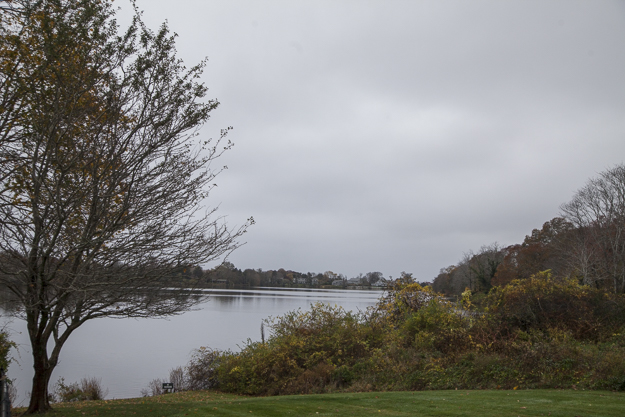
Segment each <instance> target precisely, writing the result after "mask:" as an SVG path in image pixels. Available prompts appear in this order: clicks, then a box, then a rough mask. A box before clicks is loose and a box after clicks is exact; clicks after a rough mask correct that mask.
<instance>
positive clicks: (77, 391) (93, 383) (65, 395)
mask: <svg viewBox="0 0 625 417" xmlns="http://www.w3.org/2000/svg"><path fill="white" fill-rule="evenodd" d="M107 395H108V390H104V389H103V388H102V380H101V379H98V378H83V379H81V380H80V383H78V382H74V383H71V384H65V379H64V378H59V380H58V381H57V383H56V397H57V399H58V401H60V402H73V401H89V400H94V401H95V400H103V399H104V397H106V396H107Z"/></svg>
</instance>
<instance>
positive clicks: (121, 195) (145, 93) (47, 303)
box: [0, 0, 253, 413]
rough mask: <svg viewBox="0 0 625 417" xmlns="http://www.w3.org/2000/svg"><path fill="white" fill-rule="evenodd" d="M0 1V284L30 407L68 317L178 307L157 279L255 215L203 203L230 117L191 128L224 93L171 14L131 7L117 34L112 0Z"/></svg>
mask: <svg viewBox="0 0 625 417" xmlns="http://www.w3.org/2000/svg"><path fill="white" fill-rule="evenodd" d="M2 3H3V4H2V6H3V9H2V11H1V12H0V38H1V40H0V257H2V262H0V285H1V286H2V291H5V292H7V293H8V294H10V295H11V296H12V297H13V298H14V299H15V300H16V301H17V302H18V303H19V305H20V307H19V308H18V311H17V314H18V315H19V316H20V317H23V318H25V319H26V321H27V327H28V333H29V336H30V341H31V345H32V350H33V359H34V368H35V377H34V379H33V388H32V391H31V401H30V405H29V409H28V411H29V412H30V413H34V412H41V411H45V410H47V409H48V408H49V407H50V405H49V402H48V383H49V379H50V376H51V373H52V370H53V369H54V367H55V366H56V364H57V361H58V357H59V353H60V350H61V348H62V346H63V344H64V343H65V342H66V341H67V339H68V337H69V336H70V334H71V333H72V332H73V331H74V330H75V329H76V328H78V327H79V326H80V325H82V324H83V323H84V322H85V321H87V320H90V319H94V318H98V317H103V316H109V317H110V316H113V317H161V316H167V315H171V314H177V313H180V312H182V311H185V310H187V309H188V308H189V307H190V306H192V305H194V303H196V302H197V301H198V299H197V297H194V296H192V295H191V294H190V293H189V292H188V290H186V289H177V290H176V289H174V288H171V286H170V285H169V284H168V281H167V276H168V274H170V273H171V272H172V270H174V269H175V268H177V267H179V266H180V265H200V264H202V263H205V262H208V261H211V260H216V259H219V258H221V257H223V256H225V255H227V254H228V253H230V252H231V251H232V250H234V249H235V248H236V247H237V246H238V245H239V243H238V238H239V237H240V236H241V235H242V234H243V233H244V232H245V231H246V228H247V227H248V226H249V225H250V224H251V223H253V219H251V218H250V219H249V220H248V221H247V222H246V223H244V224H243V225H242V226H240V227H238V228H234V229H233V228H231V227H228V226H227V224H226V223H225V221H224V219H223V217H218V216H217V215H216V212H215V209H214V208H213V209H207V208H206V198H207V197H208V193H209V191H210V190H211V188H212V187H213V186H214V183H213V181H214V178H215V176H216V175H217V174H218V173H219V172H220V171H221V169H220V168H215V167H213V166H212V163H213V161H214V160H215V159H216V158H218V157H219V156H220V155H221V154H222V153H223V152H224V151H225V150H228V149H229V148H230V147H231V146H232V144H231V142H230V141H228V140H227V139H226V138H225V137H226V135H227V133H228V131H229V130H230V129H231V128H230V127H228V128H226V129H223V130H222V131H221V135H220V137H219V138H218V139H217V140H211V139H204V140H202V141H199V140H198V139H196V137H197V134H198V128H199V127H200V126H202V125H203V124H204V123H205V122H206V121H207V120H208V119H209V115H210V113H211V112H212V111H213V110H215V109H216V108H217V107H218V105H219V102H218V101H217V100H214V99H213V100H207V99H206V93H207V87H206V86H205V85H204V84H203V83H202V82H201V81H200V77H201V75H202V70H203V68H204V65H205V62H201V63H199V64H198V65H195V66H193V67H191V68H186V67H185V66H184V65H183V63H182V62H181V61H180V60H179V59H178V58H176V50H175V36H173V35H171V34H170V33H169V30H168V28H167V26H166V25H162V26H161V27H160V28H159V29H158V30H157V31H155V32H154V31H152V30H150V29H148V28H147V27H146V26H145V25H144V24H143V23H142V21H141V19H140V12H139V11H138V10H136V7H135V11H136V13H135V16H134V19H133V21H132V23H131V25H130V27H129V28H128V29H127V30H126V31H125V32H123V33H120V34H118V26H117V23H116V21H115V20H114V10H113V8H112V5H111V1H98V0H13V1H9V2H2ZM50 340H52V341H53V344H52V345H51V346H53V348H52V351H51V352H48V346H49V345H48V342H49V341H50Z"/></svg>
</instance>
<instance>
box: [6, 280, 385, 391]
mask: <svg viewBox="0 0 625 417" xmlns="http://www.w3.org/2000/svg"><path fill="white" fill-rule="evenodd" d="M205 293H207V294H208V296H209V298H208V301H206V302H204V303H202V304H200V305H198V306H197V307H196V309H195V310H193V311H189V312H187V313H184V314H182V315H179V316H174V317H171V318H169V319H166V320H155V319H125V320H120V319H106V318H105V319H98V320H93V321H91V322H87V323H86V324H85V325H84V326H82V327H81V328H79V329H78V330H76V332H75V333H74V334H73V335H72V336H71V337H70V339H69V341H68V342H67V344H66V345H65V347H64V348H63V351H62V352H61V358H60V364H59V366H58V367H57V369H56V370H55V371H54V373H53V375H52V381H57V380H58V379H59V377H64V378H65V381H67V382H73V381H78V380H80V379H81V378H83V377H88V376H94V377H98V378H102V385H103V386H104V387H106V388H108V390H109V396H108V397H109V398H130V397H138V396H140V391H141V388H145V387H146V386H147V384H148V383H149V381H150V380H152V379H154V378H162V377H165V376H167V375H168V372H169V370H170V369H171V368H174V367H176V366H180V365H184V364H186V362H187V361H188V360H189V357H190V354H191V352H192V351H193V350H194V349H197V348H198V347H200V346H209V347H211V348H214V349H221V350H226V349H231V350H238V349H240V346H242V345H244V344H245V341H246V340H247V339H248V338H249V339H251V340H253V341H258V340H260V324H261V322H262V320H263V319H266V318H268V317H276V316H279V315H282V314H284V313H286V312H288V311H292V310H297V309H298V308H301V309H308V308H309V307H310V305H311V304H313V303H315V302H318V301H320V302H324V303H328V304H331V305H335V304H336V305H338V306H341V307H343V308H345V309H346V310H351V311H357V310H365V309H366V308H367V307H369V306H372V305H374V304H375V303H376V302H377V300H378V298H379V296H380V294H381V292H379V291H375V290H372V291H366V290H362V291H361V290H334V289H332V290H320V289H288V288H251V289H245V290H239V289H211V290H207V291H206V292H205ZM2 315H3V316H4V314H2ZM5 323H6V320H5ZM8 327H9V328H10V329H12V339H13V340H14V341H15V342H16V343H18V345H19V362H18V363H13V364H11V366H10V367H9V377H10V378H12V379H14V380H15V384H16V386H17V389H18V393H19V395H20V399H22V400H23V399H24V398H25V395H26V392H27V391H29V390H30V381H31V379H32V375H33V373H32V360H31V358H30V355H31V353H30V347H29V343H28V335H27V333H26V326H25V323H24V321H22V320H17V319H14V320H12V321H11V322H9V323H8ZM14 356H16V357H17V355H14Z"/></svg>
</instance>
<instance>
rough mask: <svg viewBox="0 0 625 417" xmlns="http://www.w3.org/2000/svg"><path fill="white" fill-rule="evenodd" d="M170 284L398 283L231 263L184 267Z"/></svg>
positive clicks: (378, 275)
mask: <svg viewBox="0 0 625 417" xmlns="http://www.w3.org/2000/svg"><path fill="white" fill-rule="evenodd" d="M404 278H412V274H411V273H407V272H402V273H401V276H400V277H399V279H404ZM165 279H166V280H167V281H169V282H170V283H171V284H174V285H179V286H184V287H198V286H199V287H216V288H248V287H295V288H297V287H299V288H322V287H337V288H348V287H380V288H383V287H386V286H387V285H388V283H389V282H392V281H395V279H394V278H393V277H392V276H389V277H388V278H385V277H384V274H382V272H378V271H374V272H367V273H364V274H363V273H360V274H358V275H357V276H355V277H351V278H348V277H347V276H345V275H343V274H338V273H334V272H332V271H326V272H323V273H320V272H297V271H291V270H286V269H284V268H280V269H277V270H273V269H269V270H266V271H264V270H262V269H260V268H258V269H252V268H247V269H239V268H237V267H236V266H235V265H234V264H233V263H232V262H227V261H226V262H223V263H222V264H220V265H218V266H216V267H214V268H211V269H203V268H202V267H201V266H197V265H194V266H181V267H179V268H178V269H177V270H176V271H174V272H173V273H172V274H170V275H169V276H168V277H167V278H165ZM421 284H422V285H424V286H425V285H431V283H430V282H422V283H421Z"/></svg>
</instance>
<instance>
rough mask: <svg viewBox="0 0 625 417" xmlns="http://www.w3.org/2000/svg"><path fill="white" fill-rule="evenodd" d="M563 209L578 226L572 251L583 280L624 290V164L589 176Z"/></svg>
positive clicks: (568, 217) (565, 215) (566, 216)
mask: <svg viewBox="0 0 625 417" xmlns="http://www.w3.org/2000/svg"><path fill="white" fill-rule="evenodd" d="M560 209H561V210H562V213H563V216H564V217H565V218H566V219H567V220H568V221H569V222H571V223H572V224H573V225H575V227H576V228H577V230H576V231H575V232H576V234H575V239H574V242H572V243H574V245H573V248H572V250H571V251H570V252H571V254H573V255H575V257H574V258H573V262H574V265H575V267H576V270H577V273H578V274H580V275H581V276H582V278H583V280H584V282H585V283H587V284H595V285H601V284H602V283H605V282H607V283H609V286H610V287H611V288H612V289H613V291H615V292H625V166H624V165H618V166H615V167H614V168H612V169H609V170H607V171H605V172H602V173H601V174H599V176H598V177H597V178H593V179H590V180H589V181H588V183H587V184H586V185H585V186H584V187H583V188H581V189H580V190H579V191H577V193H576V194H575V196H574V197H573V199H572V200H571V201H570V202H568V203H566V204H563V205H562V206H561V207H560Z"/></svg>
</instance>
